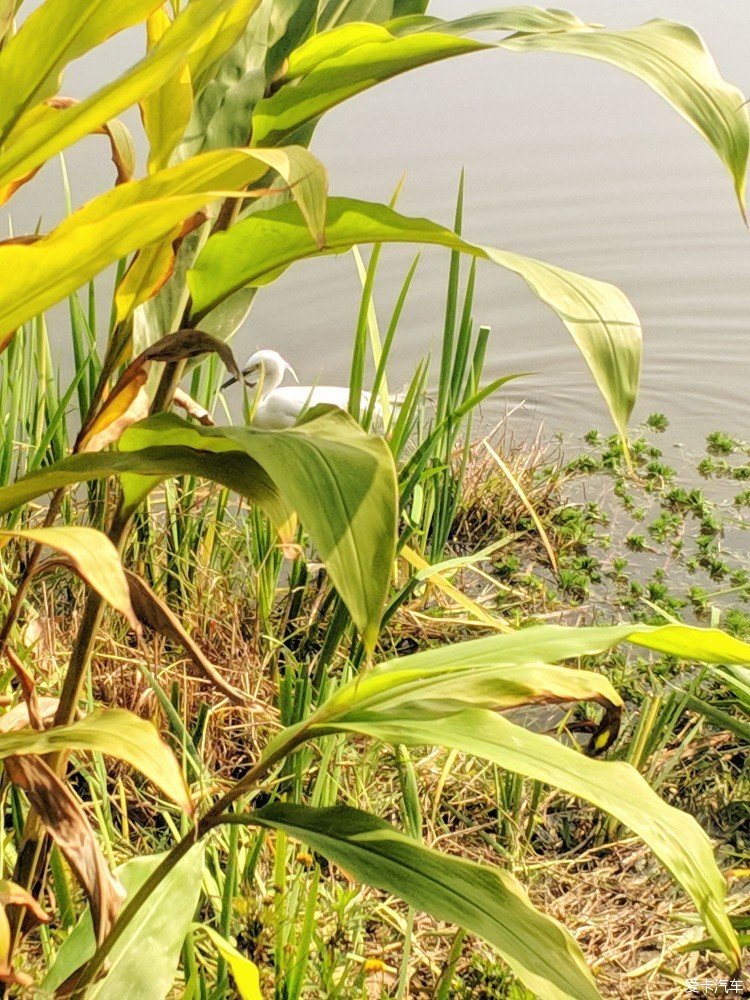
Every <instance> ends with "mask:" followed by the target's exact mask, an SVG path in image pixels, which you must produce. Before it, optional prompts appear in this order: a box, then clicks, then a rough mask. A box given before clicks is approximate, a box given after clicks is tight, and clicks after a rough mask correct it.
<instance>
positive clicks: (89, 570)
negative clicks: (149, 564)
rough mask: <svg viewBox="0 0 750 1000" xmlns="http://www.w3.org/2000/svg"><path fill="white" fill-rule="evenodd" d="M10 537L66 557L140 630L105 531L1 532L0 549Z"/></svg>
mask: <svg viewBox="0 0 750 1000" xmlns="http://www.w3.org/2000/svg"><path fill="white" fill-rule="evenodd" d="M11 538H26V539H28V540H29V541H31V542H35V543H37V544H38V545H48V546H49V547H50V548H52V549H54V550H55V551H56V552H61V553H62V554H63V555H65V556H67V558H68V559H70V561H71V562H72V563H73V566H74V567H75V570H76V572H77V573H78V574H79V575H80V576H81V577H82V578H83V579H84V580H85V581H86V583H88V585H89V586H90V587H93V588H94V590H96V591H97V593H99V594H100V595H101V596H102V597H103V598H104V600H105V601H107V603H108V604H111V605H112V607H113V608H115V609H116V610H117V611H119V612H120V613H121V614H123V615H125V617H126V618H127V619H128V621H129V622H130V624H131V626H132V627H133V628H137V627H138V620H137V618H136V617H135V612H134V611H133V608H132V606H131V604H130V592H129V590H128V584H127V580H126V579H125V572H124V570H123V568H122V563H121V562H120V554H119V552H118V551H117V549H116V548H115V546H114V545H113V544H112V542H111V541H110V540H109V538H108V537H107V536H106V535H105V534H104V532H102V531H97V529H96V528H85V527H74V526H65V527H61V528H25V529H23V530H16V531H0V547H2V545H3V543H4V541H5V542H7V541H9V540H10V539H11Z"/></svg>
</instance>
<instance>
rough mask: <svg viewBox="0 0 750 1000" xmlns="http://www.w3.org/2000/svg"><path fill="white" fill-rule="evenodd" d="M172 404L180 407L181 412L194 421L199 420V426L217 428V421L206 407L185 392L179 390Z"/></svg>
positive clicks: (176, 390)
mask: <svg viewBox="0 0 750 1000" xmlns="http://www.w3.org/2000/svg"><path fill="white" fill-rule="evenodd" d="M172 402H173V403H174V405H175V406H178V407H179V408H180V409H181V410H184V411H185V413H187V415H188V416H189V417H192V418H193V420H197V421H198V423H199V424H203V426H204V427H215V426H216V421H215V420H214V418H213V417H212V416H211V414H210V413H209V412H208V410H207V409H206V407H205V406H202V405H201V404H200V403H199V402H198V401H197V400H195V399H193V397H192V396H190V395H188V393H186V392H185V391H184V390H182V389H180V388H177V389H175V391H174V396H173V397H172Z"/></svg>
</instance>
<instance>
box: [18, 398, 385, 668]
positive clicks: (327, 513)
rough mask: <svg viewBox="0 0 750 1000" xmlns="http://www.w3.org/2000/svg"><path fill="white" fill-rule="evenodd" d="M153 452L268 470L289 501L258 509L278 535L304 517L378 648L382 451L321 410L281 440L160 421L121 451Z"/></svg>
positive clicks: (137, 432) (336, 414)
mask: <svg viewBox="0 0 750 1000" xmlns="http://www.w3.org/2000/svg"><path fill="white" fill-rule="evenodd" d="M157 442H158V444H159V446H160V447H161V448H165V447H166V448H167V450H174V449H179V448H184V447H189V448H193V449H195V450H196V453H198V454H200V455H202V456H204V457H203V461H204V463H205V467H206V468H205V471H204V472H203V473H202V475H204V476H207V477H208V478H213V475H212V472H211V459H210V458H208V455H209V454H211V453H214V454H218V455H222V454H223V455H226V454H227V453H229V454H232V453H234V454H235V455H236V456H237V457H238V458H239V456H242V458H243V459H244V460H245V462H247V460H248V459H250V460H251V462H252V463H253V465H254V466H255V467H256V468H257V467H259V468H260V469H262V471H263V474H264V476H265V477H266V479H267V481H268V482H269V483H271V484H273V485H272V489H273V490H274V494H275V496H278V497H280V498H281V500H282V501H283V506H282V504H281V503H279V502H278V501H276V502H275V504H274V505H273V506H271V505H268V504H266V503H265V501H264V500H263V499H261V500H260V502H261V504H262V506H263V507H264V508H265V509H266V511H267V513H269V515H270V516H271V517H272V518H273V519H274V520H275V523H276V524H277V526H279V525H280V524H282V523H283V522H284V521H285V520H286V519H287V513H288V510H289V509H292V510H294V511H296V512H297V513H298V514H299V516H300V520H301V521H302V524H303V525H304V527H305V529H306V530H307V531H308V532H309V534H310V537H311V538H312V541H313V543H314V544H315V547H316V548H317V550H318V552H319V553H320V556H321V558H322V559H323V561H324V562H325V564H326V568H327V569H328V572H329V573H330V576H331V580H332V581H333V584H334V586H335V587H336V589H337V590H338V592H339V594H340V595H341V597H342V599H343V601H344V603H345V604H346V606H347V608H348V609H349V612H350V614H351V616H352V619H353V620H354V623H355V625H356V626H357V628H358V629H359V630H360V631H361V633H362V636H363V640H364V642H365V645H366V646H367V648H368V649H371V648H372V647H373V646H374V644H375V640H376V638H377V634H378V628H379V624H380V616H381V614H382V610H383V602H384V600H385V597H386V594H387V592H388V588H389V586H390V575H391V570H392V567H393V559H394V557H395V538H396V512H397V506H398V499H397V484H396V471H395V467H394V465H393V459H392V457H391V453H390V449H389V448H388V446H387V445H386V443H385V441H383V440H382V439H381V438H378V437H374V436H372V435H368V434H365V433H364V432H363V431H362V430H361V429H360V428H359V427H358V426H357V424H356V423H355V422H354V421H353V420H352V419H351V418H350V417H349V416H348V414H346V413H344V412H343V411H341V410H337V409H335V408H329V407H315V408H313V409H312V410H311V411H310V413H309V415H308V419H306V420H305V421H304V422H302V423H300V424H298V425H297V426H296V427H292V428H290V429H289V430H284V431H261V430H256V429H254V428H252V427H198V426H194V425H191V424H187V423H185V422H184V421H182V420H179V419H178V418H177V417H173V416H168V417H156V418H152V419H151V420H149V421H144V422H142V423H140V424H135V425H134V426H133V427H131V428H130V429H129V430H128V431H126V433H125V434H124V435H123V436H122V438H121V439H120V448H121V449H123V450H126V451H130V450H131V449H135V450H136V452H138V451H139V450H140V449H145V448H150V446H152V445H156V444H157ZM199 474H200V473H199ZM123 485H124V488H125V491H126V502H128V503H132V502H133V500H134V499H135V497H137V494H136V495H135V497H134V498H133V500H130V499H128V497H127V494H128V489H129V485H128V482H127V481H126V482H125V483H124V484H123ZM1 502H2V494H1V492H0V503H1ZM282 511H283V513H281V512H282Z"/></svg>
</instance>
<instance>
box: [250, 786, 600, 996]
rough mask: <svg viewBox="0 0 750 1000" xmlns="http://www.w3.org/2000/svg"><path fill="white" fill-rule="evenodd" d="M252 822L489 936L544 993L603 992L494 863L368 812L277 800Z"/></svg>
mask: <svg viewBox="0 0 750 1000" xmlns="http://www.w3.org/2000/svg"><path fill="white" fill-rule="evenodd" d="M249 818H250V820H251V821H252V822H254V823H259V824H260V825H262V826H268V827H271V828H273V829H281V830H285V831H286V832H287V833H288V834H289V835H290V836H292V837H295V838H297V839H298V840H301V841H302V842H303V843H305V844H308V845H309V846H310V847H312V848H313V849H314V850H315V851H319V852H320V853H321V854H323V855H324V856H325V857H327V858H330V859H331V860H332V861H333V862H334V863H335V864H338V865H341V867H342V868H343V869H344V870H345V871H347V872H349V873H350V874H351V875H353V876H354V878H356V879H357V880H358V881H361V882H365V883H366V884H368V885H372V886H374V887H376V888H378V889H384V890H385V891H386V892H392V893H394V894H395V895H396V896H398V897H399V898H400V899H403V900H405V901H406V902H407V903H409V904H410V905H411V906H414V907H415V908H416V909H418V910H424V911H425V912H426V913H429V914H431V915H432V916H433V917H436V918H437V919H438V920H446V921H449V922H450V923H454V924H458V925H459V926H460V927H465V928H466V929H467V930H468V931H471V933H473V934H477V935H479V937H482V938H484V940H485V941H488V942H489V943H490V944H491V945H492V946H493V947H494V948H495V949H496V950H497V951H498V953H499V954H500V955H501V956H502V958H503V959H504V960H505V961H506V962H507V963H508V965H509V966H510V968H511V969H512V970H513V972H514V973H515V974H516V975H517V976H518V977H519V979H521V981H522V982H523V983H524V984H525V985H526V986H528V987H529V989H531V990H533V991H534V992H535V993H536V994H537V995H538V996H539V997H543V998H544V1000H600V995H599V992H598V990H597V989H596V986H595V985H594V981H593V979H592V978H591V974H590V972H589V971H588V969H587V968H586V964H585V961H584V958H583V955H582V954H581V950H580V948H579V947H578V945H577V944H576V942H575V941H574V940H573V938H572V937H570V935H569V934H568V933H567V932H566V931H565V929H564V928H563V927H561V925H560V924H558V923H557V921H556V920H552V919H551V918H550V917H547V916H545V915H544V914H542V913H540V912H539V911H538V910H536V909H534V907H533V906H532V905H531V903H530V902H529V899H528V897H527V895H526V893H525V892H524V890H523V888H522V886H521V885H520V883H519V882H518V881H517V880H516V879H515V878H514V877H513V876H512V875H511V874H510V873H509V872H506V871H503V870H501V869H499V868H489V867H486V866H484V865H477V864H474V863H473V862H470V861H462V860H460V859H458V858H454V857H449V856H447V855H444V854H440V853H439V852H438V851H433V850H430V849H429V848H427V847H424V846H423V845H422V844H420V843H418V842H417V841H416V840H414V839H413V838H411V837H407V836H405V835H404V834H403V833H401V832H400V831H398V830H396V829H395V828H394V827H392V826H391V825H390V824H388V823H384V822H383V821H382V820H380V819H378V818H377V817H375V816H371V815H370V814H369V813H366V812H360V811H359V810H358V809H349V808H347V807H345V806H334V807H333V808H329V809H312V808H310V807H309V806H299V805H291V804H283V803H274V804H273V805H270V806H266V807H265V808H263V809H260V810H258V811H257V812H253V813H250V815H249Z"/></svg>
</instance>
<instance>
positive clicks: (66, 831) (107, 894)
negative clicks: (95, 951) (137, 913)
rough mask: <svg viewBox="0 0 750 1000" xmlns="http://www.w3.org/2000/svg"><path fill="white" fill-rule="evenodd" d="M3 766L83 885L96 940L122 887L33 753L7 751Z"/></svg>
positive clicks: (75, 804)
mask: <svg viewBox="0 0 750 1000" xmlns="http://www.w3.org/2000/svg"><path fill="white" fill-rule="evenodd" d="M4 766H5V771H6V773H7V775H8V777H9V778H10V780H11V781H12V782H13V784H14V785H17V786H18V787H19V788H22V789H23V790H24V792H25V793H26V797H27V798H28V800H29V802H30V803H31V805H32V806H33V807H34V810H35V811H36V813H37V815H38V816H39V818H40V820H41V821H42V823H43V824H44V827H45V829H46V830H47V833H49V835H50V837H52V839H53V840H54V842H55V843H56V844H57V846H58V847H59V848H60V850H61V851H62V853H63V854H64V855H65V858H66V860H67V862H68V864H69V865H70V867H71V868H72V869H73V872H74V874H75V876H76V878H77V879H78V881H79V882H80V884H81V886H82V887H83V890H84V892H85V893H86V895H87V897H88V900H89V903H90V905H91V912H92V914H93V920H94V927H95V929H96V940H97V943H98V944H101V942H102V941H103V940H104V939H105V937H106V936H107V934H108V933H109V931H110V929H111V927H112V924H113V923H114V921H115V918H116V917H117V914H118V912H119V909H120V905H121V903H122V901H123V899H124V897H125V893H124V891H123V889H122V886H121V885H120V884H119V882H118V881H117V879H116V878H114V876H113V875H112V874H111V872H110V870H109V868H108V866H107V862H106V860H105V858H104V855H103V854H102V852H101V849H100V847H99V845H98V844H97V841H96V837H95V836H94V831H93V830H92V829H91V824H90V823H89V821H88V819H87V818H86V814H85V813H84V811H83V808H82V806H81V804H80V802H79V801H78V799H76V797H75V796H74V795H73V793H72V792H71V791H69V789H68V788H67V787H66V786H65V785H64V784H63V783H62V781H61V780H60V779H59V778H58V777H57V775H56V774H55V773H54V771H53V770H52V769H51V768H50V767H49V766H48V765H47V764H45V763H44V761H43V760H42V759H41V758H39V757H34V756H25V757H7V758H6V759H5V762H4Z"/></svg>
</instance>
